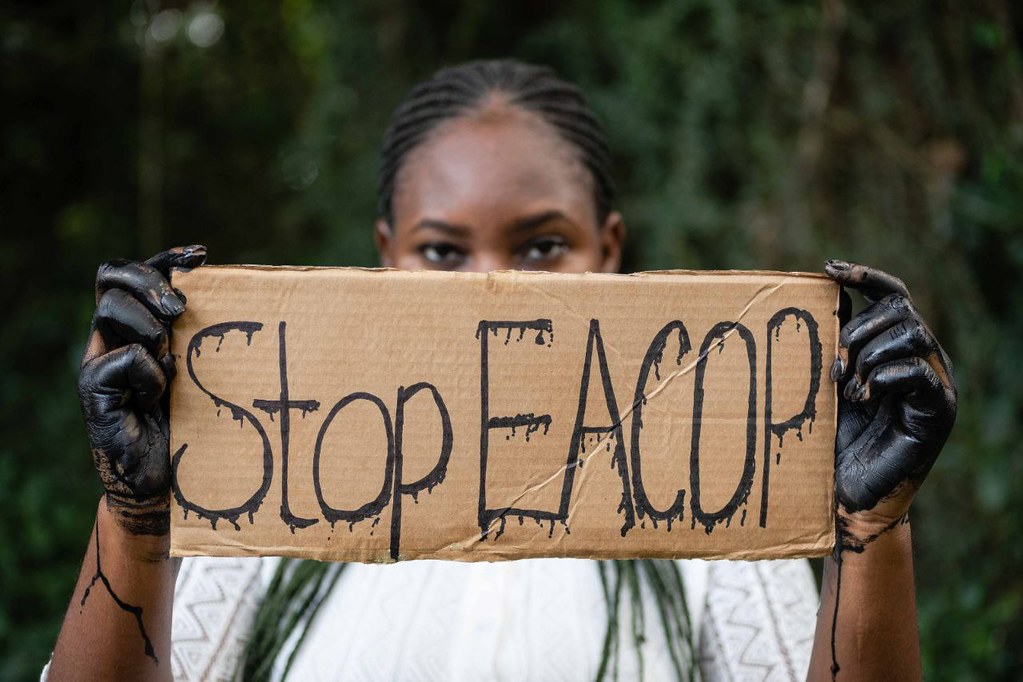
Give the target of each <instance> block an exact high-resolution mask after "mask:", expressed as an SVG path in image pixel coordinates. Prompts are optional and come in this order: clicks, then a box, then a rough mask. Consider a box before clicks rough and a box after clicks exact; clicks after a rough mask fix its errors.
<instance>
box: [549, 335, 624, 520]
mask: <svg viewBox="0 0 1023 682" xmlns="http://www.w3.org/2000/svg"><path fill="white" fill-rule="evenodd" d="M594 350H596V356H597V371H598V372H599V373H600V384H601V388H603V389H604V406H605V407H606V408H607V415H608V420H609V423H608V424H606V425H601V426H595V425H587V424H584V421H585V419H586V396H587V394H588V393H589V389H590V371H591V368H592V366H593V355H594ZM589 436H595V437H596V438H597V443H598V445H599V443H600V441H601V439H603V438H608V439H609V440H608V444H607V447H608V448H611V447H612V445H613V447H614V454H613V455H612V456H611V467H612V468H617V470H618V476H619V477H620V478H621V479H622V500H621V503H620V504H619V505H618V510H617V511H618V513H619V514H622V515H623V516H624V517H625V521H624V523H623V524H622V528H621V534H622V536H623V537H624V536H625V534H626V533H628V532H629V529H630V528H632V527H633V526H635V525H636V518H635V509H634V508H633V505H632V493H631V491H630V489H629V470H628V466H627V464H626V461H625V460H626V455H625V438H624V437H623V435H622V418H621V416H620V415H619V413H618V401H617V399H616V398H615V392H614V387H613V386H612V385H611V372H610V371H609V370H608V367H607V355H606V354H605V352H604V341H603V339H602V338H601V336H600V322H599V321H597V320H590V334H589V338H588V339H587V341H586V359H585V360H584V361H583V375H582V380H581V381H580V385H579V409H578V411H577V412H576V417H575V428H573V429H572V444H571V445H570V446H569V449H568V462H567V464H566V469H565V471H566V480H565V487H564V489H563V491H562V495H561V509H560V512H561V513H562V514H563V515H564V518H565V519H567V518H568V505H569V501H570V499H571V493H572V477H574V476H575V469H576V466H577V464H579V457H580V455H582V453H583V452H585V450H586V441H587V437H589Z"/></svg>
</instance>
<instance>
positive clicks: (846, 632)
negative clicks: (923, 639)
mask: <svg viewBox="0 0 1023 682" xmlns="http://www.w3.org/2000/svg"><path fill="white" fill-rule="evenodd" d="M839 580H841V585H839ZM836 607H837V608H838V617H837V619H835V618H834V616H835V609H836ZM833 625H834V628H833ZM832 638H833V639H834V652H833V651H832ZM833 653H834V656H833ZM834 662H837V664H838V667H839V671H838V673H837V676H835V679H838V680H842V681H843V682H844V681H846V680H880V679H888V680H918V679H921V678H922V672H921V668H920V641H919V634H918V632H917V613H916V593H915V588H914V582H913V554H912V541H911V533H910V526H909V523H908V522H906V523H899V524H897V525H895V526H894V527H892V528H891V529H890V530H888V531H886V532H884V533H883V534H881V535H880V536H879V537H877V539H875V540H873V541H872V542H870V543H869V544H867V545H866V547H864V549H863V551H862V552H859V553H857V552H853V551H848V550H847V551H845V552H844V553H843V554H842V565H841V578H839V565H838V562H836V561H835V560H834V559H832V558H829V559H827V560H826V561H825V564H824V579H823V584H822V585H821V606H820V610H819V611H818V613H817V630H816V636H815V639H814V645H813V655H812V658H811V661H810V672H809V675H808V679H810V680H828V679H832V665H833V663H834Z"/></svg>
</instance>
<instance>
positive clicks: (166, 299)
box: [160, 294, 185, 317]
mask: <svg viewBox="0 0 1023 682" xmlns="http://www.w3.org/2000/svg"><path fill="white" fill-rule="evenodd" d="M160 305H162V306H163V309H164V310H165V311H167V314H168V315H173V316H174V317H177V316H178V315H180V314H181V313H183V312H185V304H184V303H182V302H181V301H180V300H179V299H178V297H177V296H175V295H174V294H164V295H163V298H161V299H160Z"/></svg>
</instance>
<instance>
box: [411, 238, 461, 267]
mask: <svg viewBox="0 0 1023 682" xmlns="http://www.w3.org/2000/svg"><path fill="white" fill-rule="evenodd" d="M418 251H419V254H420V255H421V256H422V257H423V258H424V259H426V260H427V261H429V262H431V263H435V264H437V265H441V266H444V267H457V266H459V265H461V264H462V263H463V262H464V261H465V252H464V251H462V250H461V249H460V248H458V247H457V246H455V245H454V244H449V243H447V242H429V243H426V244H423V245H422V246H420V247H419V248H418Z"/></svg>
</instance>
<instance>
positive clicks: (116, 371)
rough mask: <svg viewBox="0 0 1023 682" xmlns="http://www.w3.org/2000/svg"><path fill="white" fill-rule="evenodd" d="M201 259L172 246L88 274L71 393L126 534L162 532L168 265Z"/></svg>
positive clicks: (171, 311)
mask: <svg viewBox="0 0 1023 682" xmlns="http://www.w3.org/2000/svg"><path fill="white" fill-rule="evenodd" d="M205 259H206V249H205V247H202V246H186V247H178V248H175V249H170V250H168V251H165V252H163V253H161V254H158V255H156V256H154V257H153V258H150V259H149V260H148V261H146V262H145V263H140V262H133V261H110V262H108V263H104V264H103V265H101V266H100V267H99V271H98V272H97V275H96V299H97V304H96V312H95V314H94V316H93V324H92V333H91V335H90V338H89V342H88V345H87V347H86V350H85V354H84V356H83V358H82V369H81V373H80V374H79V380H78V393H79V398H80V401H81V405H82V412H83V414H84V416H85V427H86V432H87V433H88V435H89V442H90V445H91V446H92V453H93V462H94V464H95V465H96V469H97V471H99V475H100V480H101V482H102V484H103V488H104V491H105V492H106V494H107V500H108V503H109V504H110V506H111V508H112V509H114V510H115V511H116V512H117V513H118V515H119V517H120V519H121V522H122V525H123V527H124V528H125V529H126V530H128V531H129V532H132V533H137V534H145V535H163V534H166V533H167V529H168V527H169V515H168V514H169V511H168V510H169V490H170V455H169V452H168V444H169V427H168V423H167V396H166V388H167V385H168V383H169V382H170V380H171V379H172V378H173V376H174V358H173V357H172V356H171V355H170V325H171V323H172V322H173V321H174V319H175V318H176V317H177V316H179V315H180V314H181V313H182V312H184V310H185V304H184V300H183V298H182V297H181V296H180V295H179V294H178V293H177V292H176V291H175V290H174V289H173V288H172V287H171V285H170V283H169V282H168V277H169V274H170V268H172V267H177V268H191V267H196V266H199V265H201V264H202V263H203V262H204V261H205Z"/></svg>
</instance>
